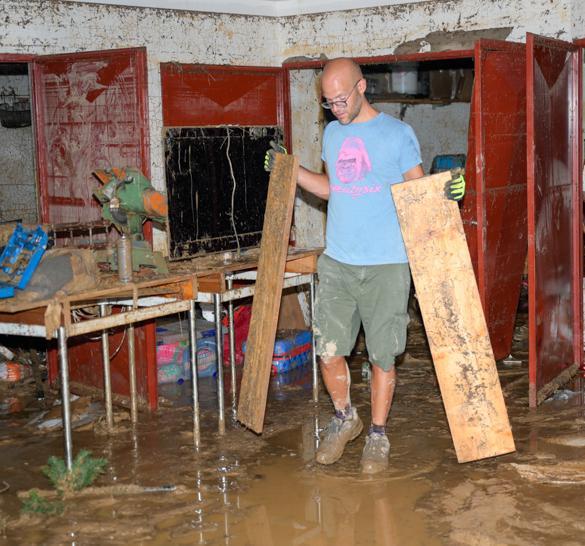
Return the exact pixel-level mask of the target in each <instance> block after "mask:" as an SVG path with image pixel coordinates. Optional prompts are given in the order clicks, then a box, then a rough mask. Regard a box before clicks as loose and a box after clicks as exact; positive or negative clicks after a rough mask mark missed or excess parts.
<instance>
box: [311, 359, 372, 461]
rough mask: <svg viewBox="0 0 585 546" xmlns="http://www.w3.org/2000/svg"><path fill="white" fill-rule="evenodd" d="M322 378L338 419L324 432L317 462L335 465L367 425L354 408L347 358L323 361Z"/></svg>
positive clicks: (332, 421)
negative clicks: (349, 443) (349, 444)
mask: <svg viewBox="0 0 585 546" xmlns="http://www.w3.org/2000/svg"><path fill="white" fill-rule="evenodd" d="M321 375H322V376H323V382H324V383H325V387H326V388H327V392H328V393H329V396H331V400H332V401H333V406H334V407H335V417H333V419H332V420H331V422H330V423H329V425H328V426H327V427H326V429H325V431H324V435H323V439H322V441H321V444H320V445H319V449H318V450H317V457H316V459H317V462H318V463H321V464H332V463H334V462H336V461H338V460H339V458H340V457H341V456H342V455H343V450H344V449H345V446H346V444H347V443H348V442H351V441H352V440H354V439H355V438H357V437H358V436H359V435H360V434H361V432H362V430H363V427H364V425H363V423H362V421H361V419H360V418H359V417H358V415H357V412H356V411H355V408H352V407H351V401H350V395H349V387H350V385H351V376H350V375H349V368H348V366H347V361H346V360H345V357H343V356H333V357H327V358H324V359H323V358H322V359H321Z"/></svg>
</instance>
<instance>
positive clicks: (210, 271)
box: [0, 249, 321, 468]
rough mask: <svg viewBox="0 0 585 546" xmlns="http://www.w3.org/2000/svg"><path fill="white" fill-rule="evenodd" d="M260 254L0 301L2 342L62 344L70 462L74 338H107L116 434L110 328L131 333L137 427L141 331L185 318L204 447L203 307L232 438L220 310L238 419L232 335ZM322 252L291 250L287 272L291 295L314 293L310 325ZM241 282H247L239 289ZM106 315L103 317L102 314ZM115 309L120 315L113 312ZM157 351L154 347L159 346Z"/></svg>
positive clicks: (106, 277) (107, 386)
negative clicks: (209, 307) (209, 308)
mask: <svg viewBox="0 0 585 546" xmlns="http://www.w3.org/2000/svg"><path fill="white" fill-rule="evenodd" d="M258 253H259V249H251V250H247V251H245V252H241V253H240V254H238V253H223V254H220V255H212V256H205V257H202V258H194V259H191V260H186V261H181V262H172V263H171V264H170V267H169V273H168V274H167V275H158V276H157V275H154V276H148V277H145V276H139V275H135V276H134V280H133V281H132V282H129V283H121V282H120V281H119V280H118V277H117V275H115V274H111V273H109V274H101V275H100V278H99V280H98V282H97V285H96V286H95V287H94V288H91V289H84V290H79V291H72V292H70V293H67V294H65V293H57V294H55V295H54V296H53V297H50V298H45V299H39V300H31V298H30V297H26V296H25V292H22V293H21V294H18V295H16V296H15V297H13V298H10V299H6V300H0V335H18V336H27V337H36V338H41V339H42V338H45V339H46V340H48V341H49V340H51V339H54V338H57V342H58V356H59V377H60V381H61V396H62V407H63V433H64V443H65V460H66V464H67V466H68V468H71V465H72V455H73V444H72V433H71V409H70V397H69V391H70V384H69V365H68V348H67V342H68V339H70V338H73V337H75V336H80V335H84V334H89V333H95V332H101V345H102V360H103V374H104V378H103V380H104V400H105V410H106V424H107V426H108V428H109V429H112V428H113V407H112V405H113V404H112V389H111V377H110V362H109V359H110V352H109V334H108V329H109V328H113V327H119V326H126V327H127V338H128V339H127V344H128V376H129V386H130V389H129V390H130V414H131V420H132V423H133V424H134V423H136V422H137V420H138V396H137V389H136V354H135V346H134V343H135V339H134V324H135V323H138V322H142V321H146V320H152V319H156V318H160V317H164V316H168V315H173V314H176V313H180V312H188V314H189V339H190V357H191V358H190V360H191V371H192V377H193V427H194V441H195V444H196V446H198V445H199V442H200V427H199V396H198V388H197V373H196V371H197V362H196V330H195V324H196V321H195V305H196V302H201V303H203V302H205V303H213V304H214V308H215V323H216V324H215V327H216V330H215V331H216V341H217V344H216V345H217V363H218V374H217V393H218V429H219V433H220V434H223V433H224V432H225V407H224V387H223V385H224V381H223V343H222V341H223V339H222V325H221V305H222V303H227V304H228V316H229V328H228V331H229V339H230V349H231V350H230V357H231V358H230V370H231V383H232V384H231V387H232V409H233V411H234V418H235V407H236V406H235V404H236V396H237V393H236V373H235V359H234V356H235V350H234V328H233V302H234V301H236V300H239V299H242V298H246V297H249V296H253V295H254V280H255V278H256V268H257V263H258ZM320 253H321V249H312V250H300V249H290V250H289V252H288V256H287V266H286V268H285V279H284V285H283V289H284V288H289V287H293V286H301V285H309V286H310V310H311V318H312V314H313V308H314V297H315V276H316V275H315V272H316V262H317V257H318V255H319V254H320ZM240 283H247V284H245V285H240ZM96 308H97V309H99V312H95V310H96ZM113 308H116V310H118V309H119V312H116V313H112V312H111V310H112V309H113ZM79 309H92V310H93V315H95V316H94V317H92V318H89V319H84V320H77V321H76V320H74V318H72V317H75V311H76V310H79ZM314 348H315V346H314V340H313V399H314V400H315V401H316V400H317V393H318V375H317V364H316V356H315V350H314ZM152 350H153V351H154V350H155V347H152Z"/></svg>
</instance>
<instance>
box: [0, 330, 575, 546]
mask: <svg viewBox="0 0 585 546" xmlns="http://www.w3.org/2000/svg"><path fill="white" fill-rule="evenodd" d="M514 356H516V357H517V358H518V359H519V360H521V362H520V363H509V364H505V363H500V364H499V366H498V367H499V370H500V377H501V381H502V385H503V388H504V392H505V394H506V400H507V404H508V410H509V413H510V418H511V421H512V425H513V430H514V437H515V440H516V445H517V452H516V453H514V454H511V455H506V456H503V457H499V458H497V459H491V460H484V461H481V462H476V463H469V464H464V465H459V464H458V463H457V461H456V458H455V453H454V450H453V446H452V443H451V438H450V435H449V430H448V427H447V422H446V418H445V414H444V411H443V406H442V402H441V398H440V394H439V391H438V387H437V383H436V380H435V375H434V372H433V368H432V363H431V361H430V357H429V353H428V349H427V347H426V345H425V341H424V334H423V331H422V326H421V324H420V322H419V321H416V320H414V321H413V322H411V325H410V327H409V341H408V348H407V353H406V355H405V358H404V360H403V361H402V363H401V364H400V365H399V367H398V372H399V381H398V386H397V391H396V397H395V403H394V405H393V407H392V411H391V417H390V423H389V437H390V441H391V445H392V447H391V454H390V469H389V470H388V471H387V472H386V473H384V474H383V475H380V476H378V477H363V476H362V475H360V472H359V459H360V454H361V450H362V447H363V441H364V437H363V434H362V436H360V437H359V438H358V439H357V440H356V441H355V442H353V443H352V444H350V445H349V446H348V449H347V450H346V454H345V455H344V457H343V458H342V460H341V461H340V462H339V463H337V464H335V465H333V466H331V467H321V466H318V465H316V464H315V462H314V460H313V458H314V449H315V430H316V429H318V428H320V427H322V426H323V425H324V424H325V422H326V420H327V419H328V418H329V415H330V412H331V406H330V403H329V400H328V398H327V396H326V395H325V393H324V392H323V391H322V394H321V398H320V403H319V405H318V407H315V406H314V405H313V403H312V402H311V375H310V369H308V368H305V369H304V370H302V371H301V370H297V371H295V372H292V373H291V374H289V375H287V376H284V375H283V376H281V377H278V378H276V379H275V380H273V382H272V385H271V392H270V397H269V405H268V409H267V418H266V428H265V432H264V434H263V435H262V436H261V437H259V436H256V435H254V434H253V433H251V432H248V431H246V430H242V429H241V428H238V426H237V425H235V424H233V423H230V424H229V425H228V430H227V433H226V435H225V436H224V437H219V436H218V435H217V433H216V426H217V415H216V411H215V410H214V405H215V398H214V395H213V392H214V388H215V383H214V380H213V379H206V380H202V381H201V397H202V407H203V416H202V424H203V430H202V446H201V448H200V449H199V450H198V451H197V450H195V449H194V446H193V435H192V417H191V413H190V409H189V407H188V406H186V405H184V404H182V403H183V402H184V403H186V402H187V400H188V396H189V393H188V392H187V391H188V389H187V388H186V387H185V386H178V385H177V386H173V387H172V388H170V389H169V388H167V389H166V390H165V396H166V399H167V400H170V401H174V402H173V404H172V405H171V407H169V405H168V404H167V407H165V408H163V409H161V410H160V411H159V412H158V413H157V414H156V415H152V416H149V415H147V414H141V415H140V422H139V424H138V426H137V427H136V428H135V429H134V430H133V429H132V428H131V427H130V426H129V424H128V421H124V420H122V421H121V422H120V425H119V430H118V432H117V433H116V434H114V435H113V436H111V437H109V436H108V435H106V434H104V433H103V431H102V430H101V429H100V427H99V426H90V427H89V428H87V429H86V430H76V431H74V433H73V441H74V446H75V452H76V453H77V452H78V450H80V449H81V448H87V449H90V450H91V451H92V452H93V454H94V455H95V456H100V457H105V458H107V459H108V466H107V471H106V473H105V474H103V475H102V476H101V477H100V478H99V479H98V481H97V483H96V485H98V486H111V485H117V484H133V485H140V486H153V487H155V488H156V487H160V486H163V485H166V484H171V485H174V486H176V490H175V491H174V492H161V491H160V490H159V491H157V490H156V489H155V491H154V492H144V493H141V494H135V495H117V494H116V495H112V493H111V489H110V490H106V489H104V494H103V495H97V496H90V497H82V496H79V497H76V498H73V499H71V500H67V501H65V511H64V513H63V515H59V516H51V517H38V516H34V517H33V516H28V515H21V513H20V507H21V502H20V500H19V499H18V497H17V492H18V491H19V490H26V489H29V488H33V487H37V488H41V489H47V488H48V487H49V482H48V480H47V479H46V478H45V477H44V476H43V475H42V473H41V467H42V466H43V465H44V464H46V462H47V458H48V457H49V456H50V455H59V456H62V454H63V445H62V437H61V434H60V433H59V432H53V433H47V434H41V433H38V432H33V431H32V430H31V429H29V428H26V427H25V426H24V425H25V423H26V422H27V421H28V420H30V418H31V417H32V416H33V415H34V413H35V411H38V410H37V409H36V408H35V406H34V404H33V405H32V406H29V407H27V408H25V410H24V411H21V412H19V413H13V414H5V415H3V416H1V418H0V461H1V463H2V464H1V466H0V491H3V492H2V493H0V537H1V538H0V544H27V545H28V544H43V545H44V544H46V545H52V544H71V545H76V546H79V545H93V544H96V545H101V544H128V545H130V544H153V545H169V544H172V545H181V544H188V545H198V544H230V545H246V544H249V545H254V546H277V545H278V546H280V545H288V544H291V545H302V544H307V545H321V544H333V545H369V544H376V545H384V546H388V545H400V546H403V545H411V544H412V545H425V546H426V545H433V544H448V545H451V544H453V545H476V544H477V545H495V544H498V545H501V544H505V545H512V544H514V545H527V546H533V545H538V544H546V545H548V544H551V545H553V544H554V545H561V544H562V545H572V544H575V545H577V544H582V543H583V538H582V537H583V536H584V534H585V523H584V522H583V518H582V517H581V516H582V513H583V508H582V502H583V495H584V493H585V485H583V484H585V459H584V455H585V406H584V405H583V396H582V395H581V394H579V393H578V392H579V390H578V389H577V387H575V386H574V388H573V390H572V391H568V390H566V391H563V392H561V393H560V394H558V395H557V396H556V399H555V400H552V401H549V402H546V403H544V405H543V406H542V407H541V408H540V409H539V410H538V411H529V410H528V408H527V403H528V401H527V378H526V374H527V371H526V366H527V363H526V357H527V354H526V327H525V326H524V325H523V324H522V321H520V323H519V326H518V327H517V329H516V336H515V346H514ZM363 360H364V357H363V356H360V355H357V356H355V357H353V358H352V366H351V367H352V379H353V386H352V397H353V402H354V404H356V405H357V407H358V410H359V412H360V414H361V416H362V417H363V418H365V419H364V420H365V421H368V415H369V402H368V399H369V387H368V383H367V379H364V378H362V370H361V368H362V362H363ZM226 384H227V385H229V378H228V376H227V375H226ZM575 391H576V392H575ZM230 399H231V394H230V393H229V392H228V393H227V394H226V400H227V401H228V402H229V400H230ZM117 413H118V417H123V416H124V412H123V410H118V411H117Z"/></svg>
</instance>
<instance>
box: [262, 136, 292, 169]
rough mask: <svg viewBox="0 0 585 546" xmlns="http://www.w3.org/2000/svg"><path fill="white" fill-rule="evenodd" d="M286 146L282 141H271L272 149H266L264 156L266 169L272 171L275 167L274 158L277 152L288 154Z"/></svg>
mask: <svg viewBox="0 0 585 546" xmlns="http://www.w3.org/2000/svg"><path fill="white" fill-rule="evenodd" d="M287 153H288V152H287V150H286V148H285V147H284V146H283V145H282V144H280V142H275V141H274V140H271V141H270V149H269V150H267V151H266V155H265V156H264V170H265V171H267V172H271V171H272V169H273V168H274V159H275V158H276V154H287Z"/></svg>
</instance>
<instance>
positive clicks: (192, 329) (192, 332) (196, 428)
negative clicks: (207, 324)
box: [189, 300, 201, 447]
mask: <svg viewBox="0 0 585 546" xmlns="http://www.w3.org/2000/svg"><path fill="white" fill-rule="evenodd" d="M195 320H196V317H195V300H191V305H190V307H189V342H190V343H191V377H192V385H193V439H194V442H195V447H199V443H200V440H201V430H200V423H199V386H198V381H197V328H196V322H195Z"/></svg>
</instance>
